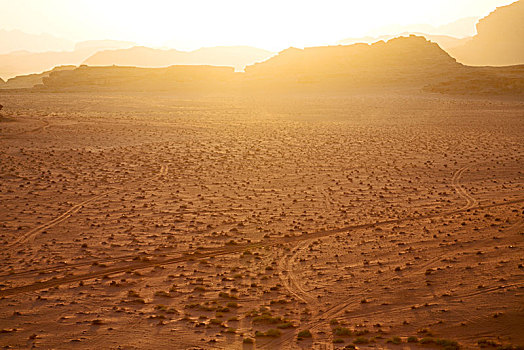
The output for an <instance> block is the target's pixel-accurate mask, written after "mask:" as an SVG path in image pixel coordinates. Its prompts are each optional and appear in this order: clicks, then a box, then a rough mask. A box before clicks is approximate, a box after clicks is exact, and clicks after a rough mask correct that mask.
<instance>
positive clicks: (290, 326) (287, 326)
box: [277, 322, 294, 329]
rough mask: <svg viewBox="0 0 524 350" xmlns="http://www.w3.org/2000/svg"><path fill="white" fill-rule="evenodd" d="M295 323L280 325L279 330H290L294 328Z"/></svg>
mask: <svg viewBox="0 0 524 350" xmlns="http://www.w3.org/2000/svg"><path fill="white" fill-rule="evenodd" d="M293 327H294V326H293V323H291V322H284V323H280V324H278V325H277V328H279V329H288V328H293Z"/></svg>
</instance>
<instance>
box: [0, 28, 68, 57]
mask: <svg viewBox="0 0 524 350" xmlns="http://www.w3.org/2000/svg"><path fill="white" fill-rule="evenodd" d="M73 47H74V43H73V42H72V41H69V40H66V39H62V38H57V37H54V36H52V35H49V34H29V33H25V32H23V31H21V30H4V29H0V55H4V54H8V53H11V52H15V51H30V52H45V51H67V50H72V49H73Z"/></svg>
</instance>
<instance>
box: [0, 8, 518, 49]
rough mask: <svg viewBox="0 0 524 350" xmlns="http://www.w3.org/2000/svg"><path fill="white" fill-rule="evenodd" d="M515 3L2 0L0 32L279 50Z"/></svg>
mask: <svg viewBox="0 0 524 350" xmlns="http://www.w3.org/2000/svg"><path fill="white" fill-rule="evenodd" d="M514 1H515V0H396V1H394V0H345V1H344V0H321V1H308V0H288V1H286V0H222V1H218V0H191V1H177V0H171V1H168V0H147V1H131V0H0V29H9V30H12V29H19V30H22V31H25V32H28V33H34V34H40V33H48V34H51V35H54V36H57V37H61V38H65V39H69V40H72V41H82V40H92V39H116V40H128V41H133V42H136V43H138V44H140V45H146V46H152V47H167V46H169V47H174V48H177V49H183V50H184V49H185V50H188V49H196V48H199V47H205V46H219V45H250V46H256V47H260V48H265V49H268V50H272V51H278V50H281V49H284V48H287V47H290V46H295V47H305V46H315V45H327V44H333V43H336V42H337V41H338V40H341V39H344V38H348V37H361V36H364V35H367V34H369V33H371V32H374V33H376V29H377V28H382V27H385V26H388V25H410V24H430V25H433V26H439V25H443V24H447V23H450V22H453V21H456V20H458V19H461V18H464V17H483V16H486V15H487V14H489V13H490V12H491V11H493V10H494V9H495V8H496V7H498V6H503V5H508V4H510V3H512V2H514Z"/></svg>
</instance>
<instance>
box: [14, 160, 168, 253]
mask: <svg viewBox="0 0 524 350" xmlns="http://www.w3.org/2000/svg"><path fill="white" fill-rule="evenodd" d="M168 169H169V168H168V166H167V165H162V166H161V168H160V173H159V174H158V177H164V176H165V175H167V173H168ZM116 191H117V189H112V190H109V191H105V192H103V193H101V194H99V195H96V196H94V197H92V198H89V199H87V200H85V201H83V202H81V203H78V204H76V205H74V206H73V207H71V208H70V209H69V210H67V211H65V212H64V213H62V214H60V215H59V216H57V217H56V218H54V219H52V220H51V221H48V222H46V223H44V224H42V225H40V226H37V227H35V228H33V229H32V230H29V231H28V232H26V233H25V234H23V235H21V236H20V237H18V238H16V239H15V240H14V241H13V242H11V243H9V244H8V245H7V247H10V248H11V247H14V246H17V245H19V244H23V243H32V242H34V240H35V238H36V236H37V235H38V234H40V233H42V232H43V231H45V230H47V229H50V228H51V227H53V226H56V225H58V224H60V223H62V222H64V221H65V220H67V219H68V218H70V217H71V216H72V215H73V214H75V213H77V212H78V211H80V210H81V209H82V208H83V207H84V206H85V205H87V204H89V203H91V202H94V201H97V200H99V199H101V198H104V197H106V196H108V195H110V194H112V193H115V192H116Z"/></svg>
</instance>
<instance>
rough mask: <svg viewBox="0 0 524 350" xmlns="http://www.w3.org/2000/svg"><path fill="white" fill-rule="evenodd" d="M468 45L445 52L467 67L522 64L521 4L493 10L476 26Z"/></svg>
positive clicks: (523, 23) (523, 28) (523, 6)
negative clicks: (475, 31)
mask: <svg viewBox="0 0 524 350" xmlns="http://www.w3.org/2000/svg"><path fill="white" fill-rule="evenodd" d="M477 32H478V34H477V35H475V36H474V37H473V38H472V39H471V40H470V41H468V42H466V43H465V44H464V45H462V46H458V47H455V48H452V49H450V50H449V52H450V53H451V55H452V56H453V57H456V58H457V60H458V61H459V62H461V63H464V64H467V65H476V66H483V65H491V66H504V65H515V64H522V63H524V1H523V0H519V1H517V2H515V3H513V4H511V5H508V6H503V7H499V8H497V9H496V10H495V11H494V12H492V13H491V14H489V15H488V16H487V17H485V18H483V19H481V20H480V21H479V23H478V24H477Z"/></svg>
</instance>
